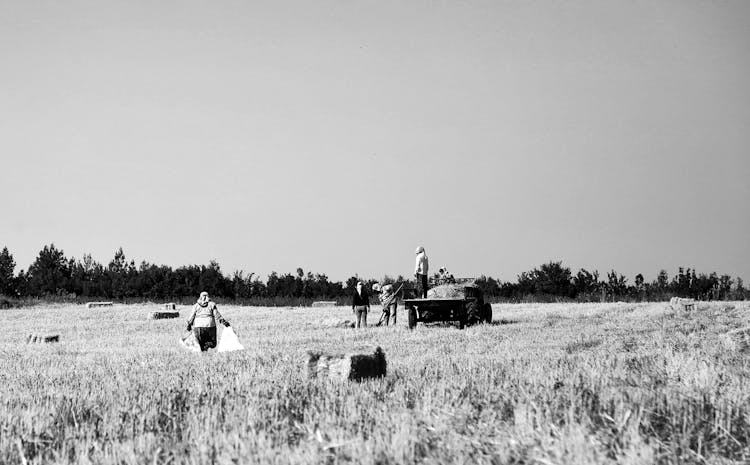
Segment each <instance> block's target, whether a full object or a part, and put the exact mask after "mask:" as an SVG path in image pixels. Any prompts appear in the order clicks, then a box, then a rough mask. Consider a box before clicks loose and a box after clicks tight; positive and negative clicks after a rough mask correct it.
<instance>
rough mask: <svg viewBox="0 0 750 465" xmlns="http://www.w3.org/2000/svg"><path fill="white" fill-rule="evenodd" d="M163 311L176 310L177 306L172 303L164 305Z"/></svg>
mask: <svg viewBox="0 0 750 465" xmlns="http://www.w3.org/2000/svg"><path fill="white" fill-rule="evenodd" d="M164 310H177V304H175V303H174V302H169V303H168V304H164Z"/></svg>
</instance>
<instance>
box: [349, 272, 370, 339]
mask: <svg viewBox="0 0 750 465" xmlns="http://www.w3.org/2000/svg"><path fill="white" fill-rule="evenodd" d="M369 310H370V296H369V295H367V290H366V289H365V285H364V284H363V283H362V281H359V282H357V289H356V290H355V291H354V295H353V296H352V312H353V313H354V315H355V316H356V317H357V328H360V327H365V328H366V327H367V312H368V311H369Z"/></svg>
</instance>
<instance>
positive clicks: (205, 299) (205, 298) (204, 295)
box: [198, 291, 208, 307]
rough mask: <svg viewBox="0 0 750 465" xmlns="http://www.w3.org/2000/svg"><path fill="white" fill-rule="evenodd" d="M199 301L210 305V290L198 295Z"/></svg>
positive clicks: (203, 304)
mask: <svg viewBox="0 0 750 465" xmlns="http://www.w3.org/2000/svg"><path fill="white" fill-rule="evenodd" d="M198 303H199V304H200V305H201V306H203V307H205V306H206V305H208V292H206V291H203V292H201V295H200V297H198Z"/></svg>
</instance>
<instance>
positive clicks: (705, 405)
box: [0, 302, 750, 465]
mask: <svg viewBox="0 0 750 465" xmlns="http://www.w3.org/2000/svg"><path fill="white" fill-rule="evenodd" d="M155 307H156V306H145V305H144V306H141V305H131V306H124V305H123V306H118V305H115V306H114V307H112V308H103V309H86V308H85V307H84V306H50V307H35V308H28V309H15V310H6V311H2V312H1V313H0V315H2V319H3V322H4V331H3V337H2V338H1V339H0V463H3V464H16V463H22V464H32V463H97V464H100V463H101V464H144V463H153V464H166V463H171V464H177V463H240V464H248V463H326V464H335V463H365V464H389V463H392V464H408V463H425V464H437V463H486V464H505V463H508V464H541V465H549V464H607V463H623V464H639V463H642V464H650V463H696V464H698V463H709V464H735V463H736V464H740V463H745V464H746V463H750V445H749V444H750V356H748V355H743V354H741V353H739V352H737V351H736V350H733V348H732V346H731V345H728V344H725V339H724V337H723V334H724V333H725V332H726V331H728V330H730V329H734V328H738V327H742V326H747V325H750V303H744V302H714V303H711V304H701V305H699V308H698V309H697V310H696V311H694V312H690V313H685V312H675V311H673V310H671V309H670V308H668V306H667V305H665V304H663V303H654V304H623V303H619V304H580V305H575V304H527V305H495V306H494V314H495V315H494V322H493V324H490V325H481V326H477V327H472V328H468V329H466V330H463V331H461V330H458V329H456V328H453V327H439V326H433V327H424V326H422V325H421V324H420V325H419V326H418V327H417V329H416V330H415V331H409V330H408V329H407V328H406V327H405V320H406V318H405V316H406V315H405V314H404V312H403V309H400V310H401V311H400V312H399V318H400V321H399V324H398V326H397V327H395V328H394V327H390V328H386V327H370V328H368V329H365V330H353V329H340V328H325V327H323V326H322V322H324V321H326V320H330V319H332V318H334V319H335V318H340V319H344V318H348V319H352V316H351V314H350V313H349V311H348V310H347V309H346V308H322V309H321V308H316V309H311V308H294V309H290V308H278V309H277V308H251V307H247V308H243V307H232V306H226V307H221V310H222V313H223V314H224V315H225V316H226V317H227V318H228V319H229V320H230V321H231V322H232V325H233V327H234V328H235V329H236V330H237V332H238V334H239V336H240V339H241V340H242V342H243V343H244V344H245V346H246V347H247V350H245V351H243V352H231V353H214V352H213V351H212V352H209V353H207V354H193V353H188V352H185V351H184V350H183V349H182V348H181V346H180V345H179V344H178V339H179V337H180V336H181V335H182V334H183V331H184V326H185V318H186V316H187V313H188V309H187V308H186V307H183V308H182V309H181V314H182V316H183V317H182V318H180V319H179V320H156V321H154V320H148V319H147V315H148V313H149V311H151V310H152V309H153V308H155ZM378 314H379V309H377V308H375V309H374V311H373V312H372V313H371V315H370V320H373V319H375V320H377V315H378ZM30 333H35V334H42V333H50V334H60V339H61V341H60V342H59V343H57V344H29V345H27V344H25V337H26V336H27V335H28V334H30ZM362 344H376V345H379V346H381V347H382V348H383V350H384V351H385V354H386V357H387V361H388V375H387V376H386V377H385V378H382V379H378V380H371V381H366V382H362V383H353V382H346V383H340V382H338V383H337V382H334V381H331V380H318V379H315V380H308V379H307V378H306V361H307V356H306V351H307V350H308V349H319V350H329V351H341V350H345V349H347V348H351V347H354V346H357V345H362Z"/></svg>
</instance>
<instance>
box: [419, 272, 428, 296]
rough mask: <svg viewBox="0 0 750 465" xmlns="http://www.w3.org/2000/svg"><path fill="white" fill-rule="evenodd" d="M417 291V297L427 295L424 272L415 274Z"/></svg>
mask: <svg viewBox="0 0 750 465" xmlns="http://www.w3.org/2000/svg"><path fill="white" fill-rule="evenodd" d="M417 293H418V294H419V295H418V297H422V298H426V297H427V275H426V274H418V275H417Z"/></svg>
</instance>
